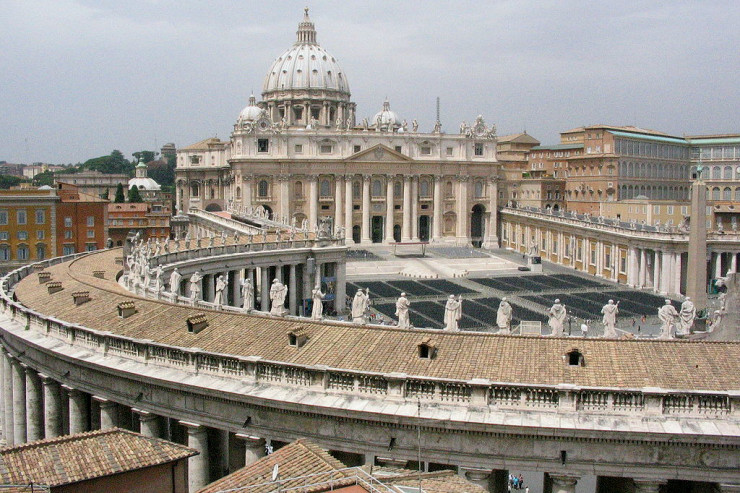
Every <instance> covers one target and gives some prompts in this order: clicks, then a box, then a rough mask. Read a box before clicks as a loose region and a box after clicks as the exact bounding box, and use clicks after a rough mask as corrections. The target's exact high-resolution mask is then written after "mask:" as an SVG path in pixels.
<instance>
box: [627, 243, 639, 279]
mask: <svg viewBox="0 0 740 493" xmlns="http://www.w3.org/2000/svg"><path fill="white" fill-rule="evenodd" d="M636 273H637V249H636V248H635V247H633V246H631V247H629V249H628V250H627V284H628V285H629V286H632V287H637V284H638V282H637V277H638V276H637V274H636Z"/></svg>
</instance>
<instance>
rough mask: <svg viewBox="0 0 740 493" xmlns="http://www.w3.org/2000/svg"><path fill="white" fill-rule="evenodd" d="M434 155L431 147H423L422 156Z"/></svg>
mask: <svg viewBox="0 0 740 493" xmlns="http://www.w3.org/2000/svg"><path fill="white" fill-rule="evenodd" d="M431 153H432V148H431V147H429V146H421V155H422V156H428V155H430V154H431Z"/></svg>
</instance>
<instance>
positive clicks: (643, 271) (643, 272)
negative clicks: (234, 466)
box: [637, 248, 647, 288]
mask: <svg viewBox="0 0 740 493" xmlns="http://www.w3.org/2000/svg"><path fill="white" fill-rule="evenodd" d="M646 277H647V252H646V251H645V249H644V248H640V276H639V280H638V283H637V287H638V288H644V287H645V279H646Z"/></svg>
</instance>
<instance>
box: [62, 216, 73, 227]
mask: <svg viewBox="0 0 740 493" xmlns="http://www.w3.org/2000/svg"><path fill="white" fill-rule="evenodd" d="M64 227H65V228H71V227H72V218H71V217H65V218H64Z"/></svg>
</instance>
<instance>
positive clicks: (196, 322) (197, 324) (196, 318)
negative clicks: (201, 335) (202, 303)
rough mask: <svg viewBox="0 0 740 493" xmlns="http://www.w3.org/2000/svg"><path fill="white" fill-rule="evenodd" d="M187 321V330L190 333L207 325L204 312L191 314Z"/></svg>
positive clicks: (198, 330)
mask: <svg viewBox="0 0 740 493" xmlns="http://www.w3.org/2000/svg"><path fill="white" fill-rule="evenodd" d="M187 323H188V332H190V333H192V334H197V333H198V332H200V331H201V330H203V329H205V328H206V327H208V319H206V314H205V313H199V314H197V315H192V316H190V317H188V320H187Z"/></svg>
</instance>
